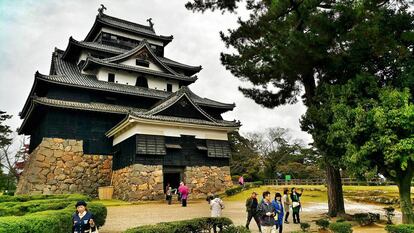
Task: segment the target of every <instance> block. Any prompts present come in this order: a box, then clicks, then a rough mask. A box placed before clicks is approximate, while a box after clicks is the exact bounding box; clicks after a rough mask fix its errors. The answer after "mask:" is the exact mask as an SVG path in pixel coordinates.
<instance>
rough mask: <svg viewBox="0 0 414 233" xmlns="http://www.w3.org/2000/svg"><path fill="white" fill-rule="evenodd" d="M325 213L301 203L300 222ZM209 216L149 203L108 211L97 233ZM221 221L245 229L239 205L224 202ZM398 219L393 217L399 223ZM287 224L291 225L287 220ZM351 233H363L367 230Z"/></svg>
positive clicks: (202, 204) (199, 207) (194, 207)
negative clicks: (242, 226)
mask: <svg viewBox="0 0 414 233" xmlns="http://www.w3.org/2000/svg"><path fill="white" fill-rule="evenodd" d="M382 208H383V207H381V206H376V205H369V204H360V203H352V202H351V203H349V202H347V204H346V209H347V213H357V212H368V211H370V212H377V213H381V214H383V210H382ZM327 210H328V206H327V204H322V203H305V204H304V206H303V211H302V212H301V220H302V222H309V223H311V222H312V221H314V220H316V219H319V218H321V217H323V214H324V213H326V212H327ZM208 216H210V210H209V206H208V204H207V202H206V201H193V202H190V203H189V205H188V207H185V208H183V207H181V206H180V205H179V204H177V203H175V204H173V205H170V206H169V205H167V204H164V203H149V204H142V205H127V206H114V207H108V216H107V219H106V223H105V225H104V226H103V227H102V228H101V229H100V232H101V233H119V232H122V231H125V230H126V229H128V228H132V227H136V226H141V225H147V224H155V223H159V222H169V221H177V220H184V219H191V218H197V217H208ZM223 217H228V218H230V219H231V220H232V221H233V222H234V223H235V225H245V223H246V222H245V221H246V212H245V207H244V203H243V202H236V201H227V202H225V209H224V210H223ZM400 218H401V215H398V214H397V216H396V217H395V219H400ZM290 221H292V219H291V217H290ZM250 228H251V230H252V232H258V229H257V226H256V224H255V222H254V221H252V222H251V224H250ZM312 229H315V230H316V226H315V225H314V224H312ZM296 230H300V227H299V226H298V225H295V224H292V223H291V224H285V225H284V231H283V232H291V231H296ZM355 232H367V229H365V230H364V229H362V231H360V230H357V231H355ZM381 232H385V231H381V228H380V227H378V228H376V230H375V233H381Z"/></svg>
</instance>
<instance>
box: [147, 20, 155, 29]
mask: <svg viewBox="0 0 414 233" xmlns="http://www.w3.org/2000/svg"><path fill="white" fill-rule="evenodd" d="M147 22H148V23H149V26H150V28H151V29H154V23H153V22H152V18H149V19H147Z"/></svg>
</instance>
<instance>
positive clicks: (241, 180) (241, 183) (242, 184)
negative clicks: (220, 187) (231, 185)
mask: <svg viewBox="0 0 414 233" xmlns="http://www.w3.org/2000/svg"><path fill="white" fill-rule="evenodd" d="M239 185H240V186H244V178H243V176H240V177H239Z"/></svg>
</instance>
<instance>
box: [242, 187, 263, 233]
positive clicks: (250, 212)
mask: <svg viewBox="0 0 414 233" xmlns="http://www.w3.org/2000/svg"><path fill="white" fill-rule="evenodd" d="M258 206H259V202H258V201H257V193H256V192H253V193H252V195H251V196H250V197H249V198H247V200H246V212H247V222H246V228H247V229H249V225H250V221H252V218H254V221H255V222H256V224H257V227H258V228H259V231H260V232H261V231H262V230H261V228H260V219H259V215H258V212H257V208H258Z"/></svg>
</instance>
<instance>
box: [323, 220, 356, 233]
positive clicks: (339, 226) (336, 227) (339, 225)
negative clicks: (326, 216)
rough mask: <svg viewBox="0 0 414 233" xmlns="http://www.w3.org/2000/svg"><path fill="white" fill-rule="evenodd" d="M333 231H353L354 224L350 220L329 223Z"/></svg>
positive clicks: (345, 232) (342, 232)
mask: <svg viewBox="0 0 414 233" xmlns="http://www.w3.org/2000/svg"><path fill="white" fill-rule="evenodd" d="M329 230H331V231H332V232H333V233H352V225H351V223H349V222H336V223H331V224H330V225H329Z"/></svg>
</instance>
